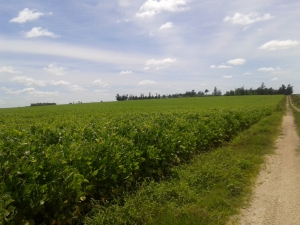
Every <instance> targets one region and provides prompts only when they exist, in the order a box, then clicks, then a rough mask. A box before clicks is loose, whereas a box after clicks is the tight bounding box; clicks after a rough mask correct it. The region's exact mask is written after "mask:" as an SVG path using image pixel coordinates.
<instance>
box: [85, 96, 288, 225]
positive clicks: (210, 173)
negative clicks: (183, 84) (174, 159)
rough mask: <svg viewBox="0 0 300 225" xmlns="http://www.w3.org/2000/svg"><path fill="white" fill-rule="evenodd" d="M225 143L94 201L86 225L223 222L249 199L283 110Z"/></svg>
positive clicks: (271, 144)
mask: <svg viewBox="0 0 300 225" xmlns="http://www.w3.org/2000/svg"><path fill="white" fill-rule="evenodd" d="M281 109H282V110H281V111H277V112H275V113H273V114H272V115H271V116H269V117H266V118H264V119H262V120H261V121H260V122H258V123H257V124H255V125H253V126H252V127H251V128H249V129H248V130H246V131H243V132H241V133H240V134H239V135H238V136H237V137H235V138H234V139H233V141H231V142H230V143H227V144H226V145H224V146H223V147H221V148H218V149H216V150H213V151H211V152H207V153H203V154H200V155H198V156H196V157H195V158H194V159H193V160H192V161H191V162H190V163H189V164H185V165H181V166H178V167H176V168H174V169H173V171H172V172H173V176H172V177H171V178H169V179H166V180H163V181H161V182H159V183H157V182H153V181H147V182H145V183H143V184H141V186H140V188H139V189H138V190H137V191H136V192H134V193H132V194H127V195H125V197H124V198H122V199H121V200H120V199H119V200H115V202H112V203H107V204H106V205H103V204H98V203H97V202H95V203H94V208H93V210H92V212H91V213H90V214H89V216H88V217H86V218H85V221H84V222H85V224H88V225H92V224H93V225H94V224H95V225H96V224H97V225H98V224H116V225H117V224H139V225H140V224H147V225H154V224H158V225H159V224H172V225H177V224H178V225H179V224H180V225H182V224H189V225H193V224H197V225H201V224H203V225H204V224H205V225H209V224H226V223H227V222H228V221H229V219H230V218H232V216H233V215H236V214H238V213H239V210H240V209H241V207H243V206H245V205H246V204H247V202H248V200H249V199H250V194H251V190H252V186H253V184H254V181H255V178H256V176H257V174H258V173H259V171H260V168H261V165H262V164H263V163H264V156H265V155H266V154H269V153H272V152H273V151H274V145H275V140H276V139H277V137H278V135H279V134H280V131H281V130H280V125H281V121H282V116H283V114H284V111H285V110H284V109H285V101H284V100H283V101H282V102H281Z"/></svg>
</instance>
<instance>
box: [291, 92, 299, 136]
mask: <svg viewBox="0 0 300 225" xmlns="http://www.w3.org/2000/svg"><path fill="white" fill-rule="evenodd" d="M291 101H292V102H293V104H294V106H295V107H297V108H298V109H300V96H299V95H291ZM291 108H292V110H293V114H294V120H295V124H296V127H297V131H298V134H299V136H300V112H298V111H297V110H295V109H294V108H293V107H291Z"/></svg>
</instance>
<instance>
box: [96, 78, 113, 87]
mask: <svg viewBox="0 0 300 225" xmlns="http://www.w3.org/2000/svg"><path fill="white" fill-rule="evenodd" d="M93 85H96V86H98V87H103V88H111V86H109V85H108V84H107V83H105V82H104V81H102V80H100V79H98V80H95V81H94V82H93Z"/></svg>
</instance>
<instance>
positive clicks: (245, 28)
mask: <svg viewBox="0 0 300 225" xmlns="http://www.w3.org/2000/svg"><path fill="white" fill-rule="evenodd" d="M250 27H251V26H245V27H244V29H243V31H246V30H248V28H250Z"/></svg>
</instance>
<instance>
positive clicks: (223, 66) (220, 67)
mask: <svg viewBox="0 0 300 225" xmlns="http://www.w3.org/2000/svg"><path fill="white" fill-rule="evenodd" d="M217 68H218V69H230V68H232V66H227V65H224V64H222V65H220V66H218V67H217Z"/></svg>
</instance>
